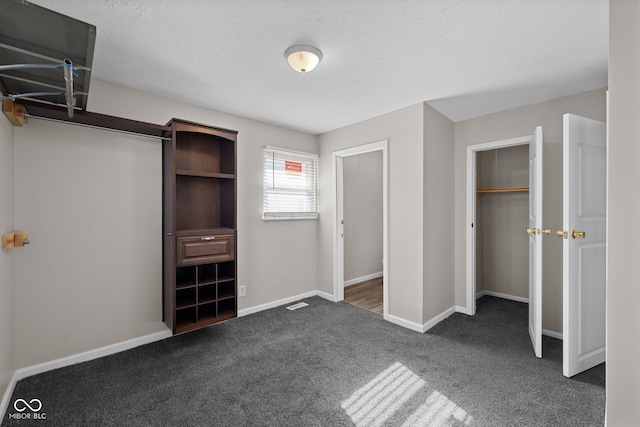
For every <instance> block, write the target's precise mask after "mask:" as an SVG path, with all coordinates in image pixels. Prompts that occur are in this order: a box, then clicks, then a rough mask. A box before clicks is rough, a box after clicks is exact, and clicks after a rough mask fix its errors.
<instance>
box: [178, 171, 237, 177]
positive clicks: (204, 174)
mask: <svg viewBox="0 0 640 427" xmlns="http://www.w3.org/2000/svg"><path fill="white" fill-rule="evenodd" d="M176 175H184V176H199V177H201V178H220V179H235V178H236V176H235V175H233V174H230V173H218V172H197V171H190V170H185V169H178V170H176Z"/></svg>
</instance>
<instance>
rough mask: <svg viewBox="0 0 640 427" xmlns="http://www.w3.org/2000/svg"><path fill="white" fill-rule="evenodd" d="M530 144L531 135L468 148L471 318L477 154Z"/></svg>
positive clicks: (472, 308) (469, 309) (471, 309)
mask: <svg viewBox="0 0 640 427" xmlns="http://www.w3.org/2000/svg"><path fill="white" fill-rule="evenodd" d="M530 142H531V135H527V136H520V137H516V138H509V139H501V140H499V141H492V142H485V143H482V144H475V145H469V146H467V193H466V198H467V215H466V220H467V221H466V225H465V230H466V231H465V234H466V259H467V262H466V269H467V272H466V273H467V274H466V284H467V286H466V293H467V298H466V307H465V311H464V313H465V314H468V315H469V316H473V315H474V314H476V225H477V224H476V190H477V176H476V161H477V156H476V154H477V153H478V152H480V151H488V150H494V149H498V148H507V147H514V146H517V145H529V144H530Z"/></svg>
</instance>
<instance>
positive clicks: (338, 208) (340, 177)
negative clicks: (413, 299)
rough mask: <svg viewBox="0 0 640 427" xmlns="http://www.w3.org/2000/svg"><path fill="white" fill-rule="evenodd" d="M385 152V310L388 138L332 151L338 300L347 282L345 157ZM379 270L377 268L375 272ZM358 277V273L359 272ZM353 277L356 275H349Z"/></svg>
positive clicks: (386, 309) (386, 284)
mask: <svg viewBox="0 0 640 427" xmlns="http://www.w3.org/2000/svg"><path fill="white" fill-rule="evenodd" d="M376 151H380V152H382V259H381V260H380V261H381V262H382V266H381V267H382V284H383V286H382V289H383V290H382V294H383V302H382V312H383V315H384V316H386V315H387V314H388V312H389V289H390V283H389V275H388V271H389V269H388V259H389V238H388V230H389V227H388V220H389V219H388V218H389V216H388V200H389V197H388V194H389V191H388V166H387V165H388V160H387V159H388V141H387V140H384V141H379V142H374V143H371V144H365V145H360V146H357V147H352V148H348V149H345V150H340V151H336V152H334V153H333V183H334V186H333V187H334V191H333V197H334V203H333V236H334V237H333V290H334V299H335V301H343V300H344V286H345V238H344V236H345V222H344V220H345V173H344V170H345V159H348V158H351V157H353V156H357V155H360V154H366V153H371V152H376ZM376 273H377V272H376ZM353 274H358V273H353ZM356 277H358V276H356ZM360 278H362V276H360ZM350 279H351V280H353V278H350Z"/></svg>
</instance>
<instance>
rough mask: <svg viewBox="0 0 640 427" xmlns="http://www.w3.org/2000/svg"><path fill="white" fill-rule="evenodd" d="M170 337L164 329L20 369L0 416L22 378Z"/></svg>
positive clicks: (15, 374)
mask: <svg viewBox="0 0 640 427" xmlns="http://www.w3.org/2000/svg"><path fill="white" fill-rule="evenodd" d="M171 335H172V334H171V331H170V330H169V329H166V330H164V331H160V332H155V333H153V334H149V335H144V336H141V337H137V338H132V339H130V340H126V341H122V342H119V343H115V344H111V345H107V346H104V347H100V348H96V349H93V350H88V351H85V352H82V353H78V354H72V355H71V356H66V357H62V358H60V359H55V360H51V361H48V362H43V363H38V364H37V365H32V366H27V367H25V368H20V369H18V370H16V371H15V372H14V373H13V376H12V377H11V381H10V382H9V385H8V386H7V389H6V391H5V393H4V397H3V398H2V403H0V414H1V415H0V416H4V414H5V412H6V411H7V408H8V406H9V403H10V402H9V401H10V400H11V396H12V395H13V390H14V389H15V386H16V383H17V382H18V381H20V380H22V379H24V378H28V377H30V376H33V375H37V374H41V373H43V372H48V371H52V370H54V369H58V368H63V367H65V366H71V365H75V364H77V363H82V362H88V361H89V360H94V359H98V358H100V357H104V356H109V355H111V354H115V353H120V352H121V351H125V350H130V349H132V348H135V347H139V346H141V345H145V344H149V343H152V342H156V341H160V340H163V339H165V338H168V337H170V336H171Z"/></svg>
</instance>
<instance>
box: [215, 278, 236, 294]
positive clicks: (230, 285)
mask: <svg viewBox="0 0 640 427" xmlns="http://www.w3.org/2000/svg"><path fill="white" fill-rule="evenodd" d="M235 295H236V282H235V280H229V281H227V282H221V283H218V299H225V298H233V297H234V296H235Z"/></svg>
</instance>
